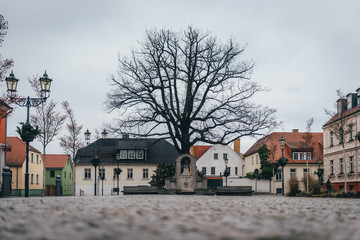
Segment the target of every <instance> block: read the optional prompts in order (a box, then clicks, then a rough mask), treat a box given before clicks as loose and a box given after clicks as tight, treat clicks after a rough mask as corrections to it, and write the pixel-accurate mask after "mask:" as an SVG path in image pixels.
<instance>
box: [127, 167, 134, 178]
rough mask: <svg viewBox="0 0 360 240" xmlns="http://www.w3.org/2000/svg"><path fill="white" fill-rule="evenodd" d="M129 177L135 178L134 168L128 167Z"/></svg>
mask: <svg viewBox="0 0 360 240" xmlns="http://www.w3.org/2000/svg"><path fill="white" fill-rule="evenodd" d="M127 179H134V170H133V169H132V168H128V169H127Z"/></svg>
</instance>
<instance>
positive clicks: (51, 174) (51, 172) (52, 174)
mask: <svg viewBox="0 0 360 240" xmlns="http://www.w3.org/2000/svg"><path fill="white" fill-rule="evenodd" d="M50 177H51V178H54V177H55V171H54V170H51V171H50Z"/></svg>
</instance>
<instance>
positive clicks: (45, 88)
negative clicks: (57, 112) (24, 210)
mask: <svg viewBox="0 0 360 240" xmlns="http://www.w3.org/2000/svg"><path fill="white" fill-rule="evenodd" d="M5 81H6V86H7V92H8V97H9V98H10V100H11V101H12V102H14V103H15V104H16V105H18V106H20V107H26V108H27V112H26V124H27V125H29V126H30V121H29V116H30V107H36V106H39V105H40V104H42V103H44V102H45V101H46V99H47V98H48V97H49V96H50V86H51V82H52V80H51V79H50V78H49V77H48V75H47V73H46V71H45V73H44V75H43V76H42V77H40V79H39V82H40V87H41V97H39V98H30V97H27V98H22V97H19V98H17V97H16V91H17V90H16V88H17V84H18V82H19V79H17V78H16V77H15V75H14V73H13V71H11V73H10V75H9V77H7V78H6V79H5ZM31 141H32V140H31ZM31 141H30V140H29V139H27V140H26V141H25V142H26V167H25V197H29V142H31Z"/></svg>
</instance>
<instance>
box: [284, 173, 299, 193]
mask: <svg viewBox="0 0 360 240" xmlns="http://www.w3.org/2000/svg"><path fill="white" fill-rule="evenodd" d="M288 183H289V188H290V191H289V192H288V193H287V195H288V196H292V197H294V196H296V194H297V193H298V192H299V181H298V180H297V178H296V177H291V178H290V179H289V182H288Z"/></svg>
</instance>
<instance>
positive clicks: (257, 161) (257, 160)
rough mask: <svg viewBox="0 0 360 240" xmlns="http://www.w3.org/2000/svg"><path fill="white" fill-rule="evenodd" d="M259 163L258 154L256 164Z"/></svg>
mask: <svg viewBox="0 0 360 240" xmlns="http://www.w3.org/2000/svg"><path fill="white" fill-rule="evenodd" d="M258 163H259V159H258V155H256V164H258Z"/></svg>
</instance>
